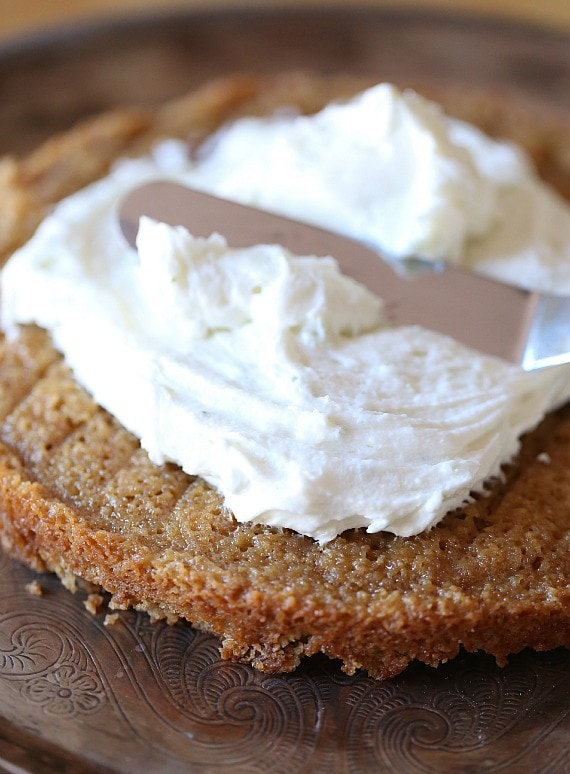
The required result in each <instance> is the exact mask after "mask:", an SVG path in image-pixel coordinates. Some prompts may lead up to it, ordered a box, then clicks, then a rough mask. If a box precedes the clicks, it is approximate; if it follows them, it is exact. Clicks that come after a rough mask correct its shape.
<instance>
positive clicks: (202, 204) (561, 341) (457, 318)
mask: <svg viewBox="0 0 570 774" xmlns="http://www.w3.org/2000/svg"><path fill="white" fill-rule="evenodd" d="M143 215H147V216H149V217H151V218H154V219H155V220H158V221H162V222H164V223H168V224H169V225H172V226H184V227H186V228H187V229H188V230H189V231H190V232H191V233H192V234H194V235H195V236H210V234H212V233H213V232H218V233H220V234H222V235H223V236H224V237H225V238H226V239H227V241H228V244H229V245H230V246H231V247H247V246H250V245H253V244H280V245H283V246H284V247H287V248H288V249H289V250H291V251H292V252H293V253H295V254H297V255H317V256H324V255H332V256H333V257H334V258H336V260H337V261H338V263H339V265H340V268H341V270H342V271H343V272H344V273H345V274H348V275H350V276H352V277H354V278H355V279H357V280H358V281H360V282H362V283H363V284H364V285H366V286H367V287H368V288H370V290H372V291H373V292H374V293H376V294H377V295H379V296H380V297H381V298H383V299H384V304H385V315H386V317H387V320H388V322H389V323H390V324H392V325H421V326H423V327H424V328H428V329H430V330H434V331H438V332H440V333H444V334H447V335H449V336H452V337H453V338H455V339H456V340H457V341H460V342H461V343H463V344H466V345H467V346H469V347H473V348H474V349H477V350H480V351H481V352H484V353H486V354H489V355H494V356H496V357H500V358H503V359H505V360H508V361H510V362H512V363H515V364H517V365H520V366H522V368H524V369H526V370H532V369H536V368H542V367H545V366H552V365H560V364H562V363H567V362H570V297H559V296H554V295H547V294H543V293H533V292H529V291H526V290H522V289H520V288H517V287H514V286H512V285H507V284H505V283H502V282H497V281H495V280H492V279H488V278H486V277H482V276H480V275H477V274H474V273H472V272H469V271H464V270H462V269H457V268H455V267H452V266H448V265H445V266H443V265H438V266H437V267H436V268H435V269H434V268H430V269H429V270H424V271H420V272H414V273H413V274H412V275H411V276H410V275H409V274H406V275H403V274H402V273H400V272H398V271H397V270H396V269H395V268H394V264H393V263H390V262H389V261H386V260H384V259H383V258H382V256H380V255H379V253H378V252H377V251H376V250H374V249H372V248H370V247H368V246H366V245H364V244H361V243H360V242H357V241H355V240H353V239H350V238H347V237H344V236H340V235H338V234H335V233H333V232H330V231H326V230H323V229H320V228H317V227H314V226H310V225H307V224H305V223H300V222H297V221H294V220H291V219H289V218H284V217H281V216H279V215H273V214H270V213H267V212H264V211H261V210H258V209H255V208H253V207H247V206H244V205H241V204H235V203H233V202H229V201H227V200H225V199H220V198H218V197H215V196H211V195H210V194H205V193H202V192H200V191H196V190H194V189H191V188H187V187H186V186H182V185H179V184H177V183H173V182H167V181H157V182H152V183H147V184H145V185H142V186H140V187H139V188H136V189H135V190H133V191H132V192H131V193H130V194H128V195H127V196H126V198H125V199H124V200H123V201H122V203H121V205H120V209H119V222H120V226H121V229H122V231H123V233H124V235H125V237H126V239H127V240H128V242H129V243H130V244H131V245H132V246H133V247H134V246H135V239H136V234H137V231H138V225H139V220H140V218H141V216H143ZM426 265H427V262H426Z"/></svg>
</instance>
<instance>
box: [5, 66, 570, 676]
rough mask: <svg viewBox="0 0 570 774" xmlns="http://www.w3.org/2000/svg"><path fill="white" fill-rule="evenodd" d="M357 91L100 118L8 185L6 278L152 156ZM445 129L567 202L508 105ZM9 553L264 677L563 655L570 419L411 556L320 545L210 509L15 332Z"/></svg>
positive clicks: (413, 541) (208, 491)
mask: <svg viewBox="0 0 570 774" xmlns="http://www.w3.org/2000/svg"><path fill="white" fill-rule="evenodd" d="M366 85H368V82H367V81H364V80H363V79H353V78H347V77H321V76H316V75H312V74H307V73H301V74H298V73H296V74H286V75H282V76H272V77H246V76H244V77H230V78H227V79H221V80H218V81H215V82H212V83H210V84H207V85H205V86H204V87H203V88H201V89H199V90H198V91H196V92H194V93H192V94H190V95H189V96H187V97H185V98H183V99H180V100H177V101H176V102H173V103H170V104H167V105H165V106H164V107H161V108H159V109H157V110H155V111H137V110H124V111H119V112H117V113H113V114H109V115H104V116H101V117H100V118H98V119H94V120H91V121H89V122H87V123H86V124H83V125H81V126H78V127H77V128H75V129H73V130H71V131H70V132H68V133H67V134H64V135H62V136H59V137H56V138H54V139H52V140H51V141H49V142H47V143H46V144H45V145H43V146H42V147H40V148H39V149H38V150H37V151H35V152H34V153H33V154H31V155H30V156H28V157H26V158H23V159H21V160H15V159H5V160H3V162H2V164H1V166H0V212H1V217H0V249H1V253H2V256H3V260H6V259H7V258H8V257H9V255H10V254H11V252H12V251H13V250H14V249H15V248H16V247H17V246H19V245H20V244H22V243H23V242H24V241H25V240H26V239H27V238H28V237H29V236H30V235H31V234H32V232H33V230H34V229H35V227H36V226H37V224H38V223H39V222H40V220H41V218H42V217H43V215H44V214H45V213H46V212H47V211H48V210H49V208H50V206H51V205H52V204H53V203H54V202H56V201H58V200H59V199H61V198H62V197H64V196H66V195H67V194H69V193H71V192H73V191H75V190H77V189H79V188H80V187H82V186H84V185H86V184H87V183H89V182H91V181H93V180H96V179H98V178H99V177H101V176H102V175H104V174H105V173H106V172H107V170H108V168H109V167H110V165H111V164H112V163H113V162H114V161H115V160H116V159H117V158H119V157H122V156H135V155H137V154H139V153H143V152H145V151H147V150H148V148H149V147H150V146H151V144H152V143H153V142H154V141H155V140H156V139H157V138H160V137H175V138H181V139H185V140H188V142H190V143H195V142H200V141H201V140H203V139H204V138H205V137H207V136H208V135H209V134H210V133H211V132H212V131H213V130H214V129H215V128H217V127H219V126H220V125H221V124H222V123H224V122H225V121H227V120H229V119H231V118H234V117H236V116H241V115H250V114H251V115H253V114H262V115H265V114H269V113H272V112H273V111H274V110H276V109H278V108H281V107H295V108H297V109H299V110H301V111H303V112H314V111H316V110H318V109H320V108H321V107H323V106H324V105H325V104H326V103H328V102H329V101H330V100H331V99H334V98H339V97H345V96H349V95H351V94H353V93H355V92H356V91H357V90H359V89H361V88H362V87H363V86H366ZM428 96H434V97H436V98H437V99H438V101H439V102H440V103H442V104H443V105H444V106H445V108H446V109H447V110H448V112H449V113H450V114H455V115H458V116H459V117H461V118H464V119H467V120H469V121H471V122H472V123H474V124H476V125H479V126H480V127H481V128H483V129H485V130H486V131H488V132H489V133H491V134H495V135H500V136H503V137H507V138H510V139H513V140H516V141H517V142H518V143H520V144H521V145H522V146H523V147H525V148H526V149H527V150H528V151H529V152H530V153H531V155H532V156H533V158H534V160H535V162H536V165H537V168H538V170H539V172H540V174H541V175H542V176H543V177H544V178H545V179H546V180H548V181H549V182H550V183H551V184H553V185H554V186H556V187H557V188H558V189H559V190H560V191H561V193H562V194H564V195H566V196H570V184H569V182H568V181H569V180H570V157H569V156H568V152H567V148H568V147H570V145H569V144H568V139H570V128H569V127H566V125H565V124H564V121H562V120H558V119H552V120H551V119H550V118H549V117H548V116H545V115H543V114H542V113H541V112H540V111H538V110H537V111H533V110H532V109H531V108H530V107H529V106H522V107H521V106H520V105H518V104H516V103H512V102H510V101H508V100H505V99H504V98H503V97H502V96H500V95H499V96H497V95H489V94H472V95H465V94H464V93H461V94H459V93H454V92H453V91H442V92H441V93H437V94H436V93H434V92H432V93H431V94H429V95H428ZM0 363H1V365H0V525H1V526H0V529H1V539H2V547H3V549H4V550H5V551H6V552H7V553H9V554H11V555H12V556H14V557H15V558H16V559H19V560H21V561H23V562H25V563H26V564H27V565H29V566H30V567H32V568H35V569H37V570H40V571H53V572H56V573H58V574H59V575H60V576H61V577H62V579H63V580H64V582H66V583H69V584H70V585H72V583H73V579H74V578H75V577H80V578H83V579H85V580H87V581H89V582H90V583H94V584H97V585H100V586H101V587H102V588H103V589H105V590H106V591H108V592H110V593H111V594H112V605H113V606H114V607H115V608H117V609H123V608H127V607H130V606H132V607H136V608H137V609H141V610H145V611H147V612H148V613H149V614H150V615H152V616H155V617H157V618H166V619H168V620H169V621H175V620H177V619H179V618H183V619H187V620H188V621H190V622H191V623H192V624H193V625H195V626H197V627H199V628H201V629H203V630H206V631H211V632H213V633H215V634H217V635H218V636H219V637H220V638H221V641H222V654H223V656H224V657H226V658H231V659H236V660H241V661H245V662H249V663H251V664H253V665H254V666H255V667H257V668H258V669H260V670H263V671H266V672H279V671H289V670H292V669H294V668H295V667H296V666H297V665H298V664H299V662H300V659H301V658H302V657H303V656H306V655H311V654H315V653H318V652H322V653H324V654H326V655H328V656H330V657H331V658H333V659H340V660H341V661H342V663H343V669H344V670H345V671H347V672H349V673H352V672H354V670H356V669H358V668H362V669H365V670H367V671H368V672H369V673H370V674H371V675H374V676H376V677H378V678H381V679H384V678H388V677H390V676H393V675H396V674H398V673H399V672H401V671H402V670H403V669H404V668H405V667H406V665H407V664H408V663H410V661H412V660H414V659H419V660H420V661H422V662H425V663H426V664H430V665H434V666H435V665H437V664H438V663H440V662H442V661H445V660H447V659H449V658H452V657H453V656H455V655H456V654H457V653H458V651H459V649H460V648H461V647H463V648H465V649H466V650H468V651H477V650H484V651H486V652H488V653H491V654H493V655H494V656H495V657H496V658H497V660H498V661H499V662H500V663H504V662H505V660H506V658H507V656H508V655H509V654H511V653H514V652H517V651H520V650H521V649H522V648H524V647H531V648H535V649H537V650H545V649H550V648H555V647H558V646H569V645H570V588H569V578H570V551H569V548H570V407H565V408H562V409H560V410H558V411H556V412H555V413H552V414H551V415H549V416H547V417H546V419H544V421H543V422H542V423H541V424H540V425H539V427H537V428H536V429H535V430H533V431H532V432H530V433H528V434H527V435H526V437H525V438H524V439H523V442H522V448H521V451H520V453H519V455H518V457H517V459H516V460H514V461H513V462H512V463H511V464H509V465H508V466H506V467H505V470H504V476H503V477H502V478H501V479H500V480H498V479H497V480H493V481H489V482H488V487H487V491H486V492H485V493H484V494H479V495H475V496H474V497H473V500H472V501H471V502H469V503H468V504H466V505H465V506H463V507H461V508H459V509H457V510H455V511H453V512H452V513H449V514H448V515H447V516H446V517H445V518H444V519H443V520H442V521H441V522H440V523H439V524H438V525H437V526H436V527H434V528H433V529H431V530H429V531H426V532H422V533H420V534H418V535H415V536H412V537H406V538H403V537H397V536H394V535H392V534H389V533H387V532H380V533H377V534H367V533H366V532H365V531H364V530H356V529H354V530H348V531H346V532H344V533H343V534H342V535H340V536H338V537H336V538H334V539H333V540H331V541H330V542H328V543H325V544H324V545H321V544H319V543H317V542H316V541H314V540H312V539H311V538H308V537H304V536H302V535H299V534H297V533H295V532H293V531H291V530H285V529H276V528H270V527H266V526H261V525H253V524H238V523H237V522H236V521H235V520H234V519H232V518H231V516H229V515H228V513H227V510H226V509H225V508H224V504H223V500H222V497H221V495H220V494H219V493H217V492H216V491H215V490H214V489H212V488H211V487H209V486H208V485H207V484H206V483H205V482H204V481H203V480H201V479H200V478H197V477H192V476H189V475H187V474H185V473H183V472H182V471H181V470H180V469H179V468H177V467H176V466H174V465H171V464H167V465H163V466H157V465H155V464H153V463H151V462H150V460H149V458H148V456H147V454H146V452H144V451H142V450H141V448H140V444H139V442H138V440H137V439H136V438H135V437H134V436H133V435H131V434H130V433H129V432H128V431H127V430H125V429H124V428H123V427H122V426H121V425H120V424H119V423H118V422H117V421H116V420H115V419H114V418H113V417H112V416H110V415H109V414H108V413H107V412H105V411H104V410H103V409H102V408H100V407H99V406H97V404H96V403H95V402H94V401H93V400H92V398H91V397H90V396H89V395H88V394H87V392H86V391H85V390H84V389H82V388H81V387H80V386H79V384H78V383H77V382H76V381H75V379H74V377H73V375H72V373H71V372H70V370H69V369H68V368H67V366H66V365H65V363H64V362H63V360H62V357H61V355H60V354H59V353H58V352H57V351H56V350H55V349H54V347H53V346H52V343H51V341H50V337H49V335H48V334H47V333H46V332H45V331H43V330H41V329H39V328H37V327H34V326H27V327H22V328H21V331H20V333H19V335H18V336H17V338H15V339H13V340H12V339H10V340H6V339H3V340H2V343H1V353H0Z"/></svg>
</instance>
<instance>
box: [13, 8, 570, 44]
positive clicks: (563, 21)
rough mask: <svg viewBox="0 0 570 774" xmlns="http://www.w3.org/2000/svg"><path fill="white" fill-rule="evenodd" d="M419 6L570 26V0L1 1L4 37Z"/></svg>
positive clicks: (533, 22) (557, 25) (539, 23)
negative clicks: (162, 17)
mask: <svg viewBox="0 0 570 774" xmlns="http://www.w3.org/2000/svg"><path fill="white" fill-rule="evenodd" d="M347 5H353V6H354V7H365V8H370V7H382V6H387V7H397V8H401V7H412V8H414V7H417V8H421V9H424V10H425V9H443V10H448V11H453V12H455V13H463V12H464V13H467V14H473V13H478V14H484V15H487V16H491V17H494V18H497V17H498V18H502V19H507V20H522V21H526V22H530V23H532V24H538V25H543V26H544V25H546V26H550V27H558V28H560V29H570V0H392V1H391V2H390V0H355V2H352V3H351V2H350V0H349V2H348V3H347V0H0V35H2V36H11V35H20V34H22V33H26V32H28V31H33V30H37V29H38V28H40V29H41V28H43V27H46V26H52V25H54V24H59V23H65V22H69V21H77V20H89V19H101V18H108V17H110V16H115V17H117V16H121V15H127V14H128V15H131V14H137V13H139V14H142V13H148V12H168V11H169V10H170V11H171V10H173V9H177V10H182V9H189V8H197V9H208V8H211V9H220V8H233V9H236V8H241V7H247V8H268V7H284V6H288V7H297V8H301V7H315V6H317V7H321V6H322V7H331V6H337V7H346V6H347Z"/></svg>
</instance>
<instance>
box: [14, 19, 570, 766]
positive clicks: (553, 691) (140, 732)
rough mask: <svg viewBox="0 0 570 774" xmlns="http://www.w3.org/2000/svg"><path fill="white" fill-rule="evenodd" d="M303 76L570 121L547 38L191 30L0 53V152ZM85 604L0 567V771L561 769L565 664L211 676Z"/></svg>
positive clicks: (107, 26)
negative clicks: (306, 71)
mask: <svg viewBox="0 0 570 774" xmlns="http://www.w3.org/2000/svg"><path fill="white" fill-rule="evenodd" d="M299 67H308V68H315V69H320V70H324V71H341V70H342V71H350V72H353V73H362V74H371V75H377V76H378V78H379V79H388V80H389V79H391V78H394V79H397V80H405V79H413V80H414V81H416V80H417V79H418V78H420V77H421V78H425V79H429V80H436V81H440V82H441V81H446V82H453V83H455V84H460V85H461V84H465V86H466V88H472V87H473V86H491V87H493V88H495V89H503V90H505V91H507V92H509V93H515V92H516V93H517V94H520V95H522V96H523V97H525V98H529V99H532V100H534V101H538V102H540V103H542V104H544V106H545V109H546V110H552V111H560V110H562V111H568V110H570V40H569V39H568V38H567V37H566V36H564V35H558V34H556V33H555V32H546V31H544V30H539V29H532V28H528V27H524V26H516V25H512V24H506V23H505V24H502V23H499V22H490V21H486V20H482V19H474V18H467V17H464V16H463V17H458V16H448V15H426V14H424V13H421V14H420V13H414V12H411V11H404V12H397V11H384V10H360V11H358V10H344V11H342V10H335V11H331V12H324V11H322V10H321V11H301V10H283V11H248V12H237V11H231V12H230V11H227V12H217V13H196V12H193V13H187V14H175V15H166V16H165V15H159V16H154V17H144V18H136V19H124V20H119V21H116V20H115V21H112V22H109V23H97V24H88V25H82V26H78V27H72V28H70V27H67V28H60V29H54V30H51V31H48V32H47V33H45V34H43V35H41V36H36V37H34V38H31V39H21V40H17V41H14V42H11V43H10V44H5V46H4V48H3V49H0V152H2V153H5V152H11V153H12V152H13V153H20V152H24V151H26V150H28V149H30V148H31V147H33V146H35V145H36V144H37V143H38V142H39V141H40V140H41V139H43V138H44V137H46V136H48V135H51V134H53V133H54V132H55V131H57V130H60V129H64V128H66V127H68V126H70V125H71V124H72V123H74V122H75V121H76V120H78V119H80V118H84V117H86V116H88V115H90V114H92V113H95V112H100V111H101V110H105V109H107V108H110V107H114V106H117V105H123V104H126V103H133V104H141V103H143V104H155V103H157V102H160V101H162V100H164V99H167V98H170V97H173V96H176V95H178V94H181V93H182V92H184V91H186V90H188V89H189V88H191V87H193V86H196V85H198V84H199V83H201V82H202V81H204V80H205V79H207V78H210V77H212V76H214V75H218V74H222V73H228V72H231V71H236V70H250V71H256V72H270V71H277V70H283V69H288V68H299ZM32 580H36V581H37V582H38V583H39V584H40V586H41V588H42V590H43V594H42V595H41V596H34V595H33V594H31V593H30V590H29V589H28V588H27V584H29V583H30V582H31V581H32ZM32 590H33V589H32ZM85 598H86V594H85V593H84V592H78V593H77V594H76V595H75V596H72V595H71V594H70V593H69V592H68V591H66V590H65V589H64V588H63V587H62V586H61V585H60V584H59V581H57V580H56V579H55V578H53V577H51V576H35V575H34V574H33V573H32V572H30V571H29V570H27V569H25V568H23V567H21V566H19V565H17V564H16V563H14V562H12V561H10V560H9V559H8V558H6V557H0V715H1V716H2V718H3V720H2V722H1V723H0V765H2V766H3V768H4V770H6V771H9V772H25V771H29V772H34V773H35V774H38V773H40V774H41V773H42V772H52V771H66V772H81V773H82V774H88V773H89V772H91V771H109V770H111V771H116V772H129V773H131V772H145V774H146V773H147V772H161V774H167V773H168V772H200V773H202V772H232V774H239V773H240V772H241V773H242V774H252V773H253V772H268V773H271V774H274V773H276V772H283V773H284V774H285V773H287V774H289V773H291V772H301V771H303V772H304V771H310V772H312V774H317V773H318V772H323V773H325V772H326V774H332V773H333V772H339V773H341V772H347V773H348V772H368V771H370V772H378V771H382V772H397V773H398V774H403V773H404V772H405V774H414V772H443V771H445V772H494V771H501V772H510V771H517V772H518V773H519V774H523V773H524V772H532V774H538V773H539V772H543V773H546V772H549V773H551V774H554V773H555V772H565V771H570V744H569V742H570V705H569V703H568V695H569V692H570V653H569V652H568V651H565V650H559V651H554V652H551V653H546V654H536V653H532V652H523V653H521V654H519V655H517V656H515V657H513V658H512V660H511V662H510V664H509V666H507V667H506V668H504V669H499V668H497V667H496V666H495V664H494V662H493V660H492V659H489V658H488V657H486V656H483V655H466V654H464V655H461V656H459V657H458V658H457V659H455V660H454V661H453V662H451V663H450V664H447V665H444V666H442V667H440V668H439V669H437V670H434V669H430V668H428V667H425V666H422V665H412V666H411V667H410V668H409V669H408V670H407V671H406V672H405V673H404V674H403V675H401V676H400V677H398V678H397V679H394V680H389V681H387V682H384V683H380V682H376V681H374V680H371V679H370V678H368V677H367V676H366V675H363V674H358V675H356V676H354V677H350V678H349V677H346V676H344V675H343V674H342V673H341V672H340V670H339V669H338V667H337V665H336V664H334V663H331V662H329V661H327V660H326V659H321V658H314V659H310V660H308V661H307V662H306V663H305V664H304V665H303V666H302V667H301V668H300V669H299V670H298V671H297V672H296V673H294V674H292V675H285V676H266V675H262V674H260V673H258V672H255V671H254V670H252V669H250V668H249V667H246V666H241V665H235V664H229V663H225V662H222V661H220V659H219V657H218V643H217V641H216V640H215V639H214V638H212V637H209V636H206V635H204V634H200V633H197V632H195V631H193V630H192V629H191V628H190V627H189V626H184V625H176V626H173V627H169V626H166V625H163V624H155V625H152V624H151V623H150V621H149V619H148V618H147V617H146V616H144V615H139V614H136V613H134V612H129V613H122V614H121V615H120V617H119V620H118V622H117V623H116V624H114V625H113V626H105V625H104V616H105V612H104V611H103V612H101V613H98V614H96V615H93V614H92V613H89V612H88V611H87V610H86V609H85V607H84V604H83V602H84V601H85Z"/></svg>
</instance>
